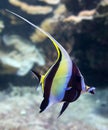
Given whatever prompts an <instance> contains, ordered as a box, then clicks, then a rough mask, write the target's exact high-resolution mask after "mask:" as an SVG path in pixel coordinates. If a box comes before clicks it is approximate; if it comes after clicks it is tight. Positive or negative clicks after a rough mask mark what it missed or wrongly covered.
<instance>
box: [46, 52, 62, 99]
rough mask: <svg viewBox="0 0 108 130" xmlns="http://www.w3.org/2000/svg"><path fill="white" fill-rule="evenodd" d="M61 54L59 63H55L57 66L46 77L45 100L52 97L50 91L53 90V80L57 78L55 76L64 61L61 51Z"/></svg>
mask: <svg viewBox="0 0 108 130" xmlns="http://www.w3.org/2000/svg"><path fill="white" fill-rule="evenodd" d="M59 52H60V57H59V59H58V61H57V62H56V63H55V65H54V66H53V67H52V68H51V70H50V72H49V73H48V75H47V76H46V79H45V85H44V98H46V99H49V96H50V89H51V85H52V82H53V79H54V77H55V74H56V72H57V70H58V68H59V65H60V62H61V59H62V53H61V50H60V49H59Z"/></svg>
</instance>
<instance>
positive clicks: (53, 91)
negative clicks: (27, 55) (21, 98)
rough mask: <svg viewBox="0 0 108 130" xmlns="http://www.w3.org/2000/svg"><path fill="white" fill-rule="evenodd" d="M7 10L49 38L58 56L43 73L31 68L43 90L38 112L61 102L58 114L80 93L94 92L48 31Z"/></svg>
mask: <svg viewBox="0 0 108 130" xmlns="http://www.w3.org/2000/svg"><path fill="white" fill-rule="evenodd" d="M7 11H8V12H10V13H12V14H13V15H15V16H17V17H19V18H21V19H22V20H24V21H25V22H27V23H28V24H30V25H32V26H33V27H34V28H36V29H38V30H40V31H41V32H42V33H43V34H45V35H46V36H47V37H48V38H49V39H50V40H51V42H52V43H53V45H54V46H55V48H56V50H57V54H58V57H57V59H56V61H55V63H54V64H53V65H52V66H51V67H50V68H49V70H48V71H47V72H46V73H45V74H44V75H40V74H38V73H37V72H36V71H34V70H32V72H33V73H34V74H35V76H36V77H37V78H38V80H39V83H40V84H41V87H42V91H43V101H42V103H41V105H40V112H43V111H44V110H45V109H47V108H49V107H50V106H51V105H53V104H55V103H59V102H63V106H62V109H61V111H60V113H59V116H60V115H61V114H62V113H63V112H64V111H65V109H66V108H67V107H68V105H69V103H71V102H74V101H75V100H77V99H78V98H79V96H80V95H81V93H83V92H89V93H91V94H94V90H95V88H94V87H89V86H87V85H86V84H85V82H84V78H83V76H82V74H81V72H80V70H79V69H78V67H77V66H76V64H75V63H74V62H73V61H72V60H71V58H70V56H69V54H68V53H67V51H66V50H65V49H64V48H63V47H62V46H61V45H60V44H59V43H58V42H57V41H56V40H55V39H54V38H53V37H52V36H51V35H50V34H49V33H47V32H45V31H44V30H42V29H41V28H40V27H38V26H36V25H34V24H33V23H31V22H30V21H28V20H27V19H25V18H23V17H22V16H20V15H18V14H16V13H14V12H11V11H9V10H7Z"/></svg>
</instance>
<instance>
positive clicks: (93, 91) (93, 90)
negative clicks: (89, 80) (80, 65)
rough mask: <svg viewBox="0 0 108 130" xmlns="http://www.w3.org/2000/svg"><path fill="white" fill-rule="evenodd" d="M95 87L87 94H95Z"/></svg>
mask: <svg viewBox="0 0 108 130" xmlns="http://www.w3.org/2000/svg"><path fill="white" fill-rule="evenodd" d="M95 89H96V88H95V87H90V88H89V89H88V90H87V92H89V93H91V94H95Z"/></svg>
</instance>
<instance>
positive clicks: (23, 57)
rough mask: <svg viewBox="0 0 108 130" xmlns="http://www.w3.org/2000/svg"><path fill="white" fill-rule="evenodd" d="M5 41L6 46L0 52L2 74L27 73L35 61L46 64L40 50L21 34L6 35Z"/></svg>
mask: <svg viewBox="0 0 108 130" xmlns="http://www.w3.org/2000/svg"><path fill="white" fill-rule="evenodd" d="M3 42H4V44H5V47H6V48H5V50H4V49H3V50H1V52H0V68H1V69H2V71H1V72H0V74H7V73H8V74H12V73H16V74H18V75H26V74H27V73H28V72H29V71H30V69H31V68H32V67H33V65H34V64H35V63H37V64H39V65H44V64H45V61H44V59H43V57H42V55H41V54H40V52H39V50H37V48H36V47H35V46H34V45H32V44H31V43H30V41H28V40H26V39H24V38H22V37H21V36H18V35H4V36H3ZM0 49H2V48H0Z"/></svg>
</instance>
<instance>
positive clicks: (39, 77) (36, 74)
mask: <svg viewBox="0 0 108 130" xmlns="http://www.w3.org/2000/svg"><path fill="white" fill-rule="evenodd" d="M31 72H32V73H33V74H34V75H35V76H36V78H37V79H38V80H39V82H40V79H41V75H40V74H39V73H37V72H36V71H35V70H31Z"/></svg>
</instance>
